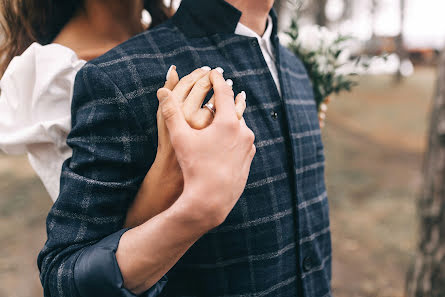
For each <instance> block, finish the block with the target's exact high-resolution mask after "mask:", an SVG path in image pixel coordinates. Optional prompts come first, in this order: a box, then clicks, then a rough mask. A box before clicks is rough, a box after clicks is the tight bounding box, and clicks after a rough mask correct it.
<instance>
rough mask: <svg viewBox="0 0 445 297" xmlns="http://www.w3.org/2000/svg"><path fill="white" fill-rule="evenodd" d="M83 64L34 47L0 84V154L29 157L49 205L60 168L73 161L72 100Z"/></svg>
mask: <svg viewBox="0 0 445 297" xmlns="http://www.w3.org/2000/svg"><path fill="white" fill-rule="evenodd" d="M84 64H85V61H83V60H80V59H78V57H77V56H76V54H75V53H74V52H73V51H72V50H71V49H69V48H67V47H64V46H61V45H57V44H50V45H45V46H42V45H39V44H37V43H34V44H32V45H31V46H30V47H29V48H28V49H27V50H26V51H25V52H24V53H23V54H22V55H21V56H18V57H15V58H14V59H13V60H12V61H11V63H10V64H9V66H8V68H7V70H6V72H5V73H4V75H3V77H2V79H1V81H0V90H1V93H0V149H1V150H3V151H4V152H6V153H7V154H24V153H27V154H28V157H29V161H30V163H31V165H32V167H33V168H34V170H35V171H36V172H37V174H38V175H39V177H40V178H41V179H42V181H43V183H44V185H45V187H46V189H47V190H48V192H49V194H50V196H51V198H52V199H53V200H55V199H56V198H57V196H58V194H59V180H60V173H61V168H62V163H63V162H64V161H65V160H66V159H67V158H69V157H70V156H71V149H70V148H69V147H68V146H67V144H66V138H67V135H68V133H69V132H70V130H71V97H72V94H73V86H74V79H75V77H76V74H77V72H78V71H79V70H80V68H81V67H82V66H83V65H84Z"/></svg>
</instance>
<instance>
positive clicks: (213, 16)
mask: <svg viewBox="0 0 445 297" xmlns="http://www.w3.org/2000/svg"><path fill="white" fill-rule="evenodd" d="M270 15H271V18H272V24H273V25H272V29H271V30H272V32H271V34H272V35H274V34H276V27H277V26H276V23H277V18H276V14H275V11H274V10H273V9H272V11H271V14H270ZM240 18H241V11H239V10H238V9H236V8H235V7H234V6H232V5H231V4H229V3H227V2H226V1H225V0H182V1H181V5H180V6H179V8H178V10H177V12H176V14H175V15H174V16H173V18H172V21H173V22H174V23H175V25H176V26H177V27H178V28H179V30H181V31H183V32H184V34H185V35H186V36H188V37H204V36H210V35H213V34H217V33H227V34H230V33H234V32H235V30H236V28H237V26H238V24H239V20H240Z"/></svg>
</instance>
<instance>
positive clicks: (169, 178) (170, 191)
mask: <svg viewBox="0 0 445 297" xmlns="http://www.w3.org/2000/svg"><path fill="white" fill-rule="evenodd" d="M171 158H173V159H174V162H171V161H168V160H163V159H161V158H157V159H156V161H155V162H154V163H153V166H152V167H151V168H150V171H149V172H148V173H147V175H146V177H145V179H144V181H143V183H142V185H141V187H140V189H139V192H138V194H137V195H136V198H135V199H134V201H133V203H132V205H131V206H130V208H129V209H128V211H127V216H126V219H125V224H124V227H125V228H128V227H130V228H133V227H137V226H139V225H141V224H143V223H145V222H146V221H148V220H149V219H151V218H153V217H154V216H156V215H158V214H160V213H161V212H163V211H164V210H166V209H167V208H169V207H170V206H171V205H172V204H173V203H174V202H175V201H176V200H177V199H178V197H179V196H180V195H181V193H182V189H183V179H182V172H181V171H180V169H178V168H176V167H178V166H179V165H177V162H176V157H175V156H171ZM178 173H179V174H178Z"/></svg>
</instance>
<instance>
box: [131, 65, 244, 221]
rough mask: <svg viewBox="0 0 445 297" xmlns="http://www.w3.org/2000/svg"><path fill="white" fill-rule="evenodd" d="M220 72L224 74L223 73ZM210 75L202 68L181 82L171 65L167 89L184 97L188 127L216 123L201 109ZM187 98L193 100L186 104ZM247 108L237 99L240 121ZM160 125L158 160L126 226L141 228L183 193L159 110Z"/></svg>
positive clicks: (172, 151)
mask: <svg viewBox="0 0 445 297" xmlns="http://www.w3.org/2000/svg"><path fill="white" fill-rule="evenodd" d="M203 70H204V71H203ZM218 71H220V72H221V70H218ZM210 73H211V72H210V68H208V67H203V68H201V69H197V70H196V71H194V72H192V73H191V74H189V75H187V76H185V77H183V78H182V79H181V80H179V77H178V73H177V72H176V67H175V66H172V67H170V70H169V71H168V74H167V79H166V83H165V86H164V87H165V88H167V89H170V90H172V91H173V93H174V94H175V96H176V97H177V98H181V100H180V101H181V103H183V104H182V111H183V112H184V115H185V118H186V120H187V122H188V124H189V125H190V126H191V127H193V128H195V129H204V128H205V127H207V126H208V125H209V124H210V123H211V122H212V120H213V115H212V114H211V113H210V111H209V110H207V109H201V106H202V103H203V101H204V100H205V97H206V95H207V94H208V93H209V91H210V90H211V88H212V84H211V82H210ZM229 85H230V83H229ZM192 90H193V91H192ZM187 96H189V97H190V98H191V99H190V100H187V103H185V102H184V101H185V98H186V97H187ZM214 100H215V99H214V98H212V99H211V102H212V103H214ZM245 108H246V100H245V97H244V95H243V94H241V95H238V96H237V98H236V99H235V109H236V113H237V116H238V118H239V119H241V118H242V116H243V113H244V110H245ZM157 123H158V151H157V154H156V159H155V161H154V163H153V165H152V167H151V168H150V170H149V171H148V173H147V175H146V177H145V179H144V181H143V183H142V185H141V188H140V189H139V192H138V194H137V195H136V198H135V200H134V202H133V203H132V205H131V206H130V208H129V210H128V212H127V217H126V220H125V227H136V226H139V225H141V224H143V223H145V222H146V221H147V220H149V219H151V218H153V217H154V216H155V215H157V214H159V213H161V212H163V211H165V210H166V209H167V208H169V207H170V206H171V205H172V204H173V203H174V202H175V201H176V200H177V199H178V197H179V196H180V195H181V193H182V190H183V185H184V180H183V175H182V171H181V168H180V166H179V164H178V161H177V159H176V155H175V152H174V149H173V147H172V145H171V142H170V137H169V135H168V130H167V127H166V125H165V122H164V118H163V116H162V113H161V112H160V110H158V114H157Z"/></svg>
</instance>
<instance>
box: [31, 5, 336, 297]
mask: <svg viewBox="0 0 445 297" xmlns="http://www.w3.org/2000/svg"><path fill="white" fill-rule="evenodd" d="M222 2H224V1H222V0H183V2H182V4H181V8H180V9H179V11H178V13H177V15H176V16H175V17H174V18H173V19H172V20H170V21H168V22H166V23H165V24H163V25H161V26H158V27H156V28H154V29H152V30H150V31H148V32H145V33H143V34H141V35H139V36H137V37H135V38H133V39H131V40H130V41H128V42H126V43H124V44H123V45H121V46H119V47H117V48H115V49H113V50H112V51H110V52H109V53H107V54H105V55H104V56H102V57H100V58H99V59H96V60H94V61H92V62H90V63H88V64H87V65H86V66H85V67H84V68H83V69H82V70H81V71H80V72H79V74H78V76H77V79H76V86H75V94H74V98H73V130H72V132H71V134H70V136H69V139H68V143H69V144H70V146H72V147H73V157H72V158H71V159H70V160H67V162H66V163H65V164H64V167H63V173H62V179H61V193H60V196H59V198H58V200H57V201H56V203H55V204H54V206H53V208H52V209H51V211H50V213H49V215H48V220H47V230H48V241H47V242H46V244H45V247H44V249H43V250H42V252H41V254H40V255H39V267H40V269H41V280H42V283H43V285H44V289H45V296H65V297H72V296H80V294H79V292H78V290H77V288H76V275H75V267H76V260H77V259H78V258H79V255H81V253H82V252H83V251H84V250H85V249H86V248H94V247H95V245H96V244H97V242H99V241H100V240H101V239H103V238H104V237H106V236H108V235H110V234H113V233H115V232H119V231H120V230H121V229H122V224H123V221H124V216H125V213H126V210H127V208H128V206H129V204H130V203H131V202H132V200H133V198H134V197H135V195H136V192H137V189H138V187H139V186H140V183H141V181H142V180H143V178H144V176H145V174H146V172H147V170H148V169H149V167H150V165H151V164H152V162H153V161H154V158H155V155H156V146H157V134H156V133H157V128H156V111H157V106H158V101H157V99H156V91H157V89H158V88H159V87H161V86H162V85H163V83H164V79H165V74H166V72H167V70H168V68H169V66H170V65H172V64H174V65H176V66H177V69H178V72H179V74H180V76H183V75H185V74H188V73H189V72H191V71H193V70H194V69H196V68H198V67H202V66H206V65H207V66H210V67H212V68H213V67H217V66H220V67H222V68H224V70H225V73H224V75H225V77H226V78H231V79H232V80H233V82H234V86H233V88H234V91H235V93H239V92H241V91H243V90H244V91H245V92H246V93H247V106H248V107H247V109H246V112H245V120H246V123H247V125H248V126H249V127H250V128H251V129H252V130H253V132H254V133H255V135H256V140H255V144H256V147H257V154H256V156H255V158H254V160H253V163H252V167H251V172H250V175H249V179H248V182H247V186H246V189H245V191H244V193H243V195H242V196H241V198H240V200H239V202H238V203H237V204H236V206H235V208H234V209H233V211H232V212H231V213H230V214H229V216H228V218H227V220H226V221H225V222H224V223H223V224H222V225H221V226H219V227H218V228H216V229H214V230H212V231H210V232H209V233H208V234H206V235H204V236H203V237H202V238H201V239H200V240H199V241H198V242H196V244H195V245H194V246H193V247H192V248H191V249H190V250H189V251H188V252H187V253H186V254H185V255H184V256H183V257H182V258H181V260H180V261H179V262H178V263H177V264H176V265H175V266H174V267H173V268H172V269H171V270H170V271H169V273H168V274H167V276H168V279H169V280H168V282H167V285H166V286H165V288H164V290H163V291H162V293H161V296H203V297H213V296H231V297H241V296H252V297H253V296H283V297H295V296H307V297H325V296H331V292H330V279H331V243H330V231H329V215H328V202H327V194H326V189H325V184H324V155H323V145H322V142H321V137H320V129H319V126H318V116H317V110H316V107H315V102H314V99H313V94H312V89H311V85H310V82H309V80H308V77H307V74H306V71H305V69H304V67H303V65H302V63H301V62H300V61H299V60H298V59H297V58H296V57H295V56H294V55H292V54H291V53H290V52H288V51H287V50H286V49H285V48H283V47H281V46H279V45H278V43H277V37H276V32H275V34H274V36H275V40H274V42H276V53H277V58H278V62H277V63H278V66H279V67H278V69H279V75H280V82H281V89H282V97H280V96H279V94H278V91H277V88H276V86H275V84H274V81H273V78H272V76H271V74H270V71H269V69H268V67H267V64H266V62H265V60H264V58H263V56H262V54H261V50H260V48H259V45H258V42H257V40H256V39H255V38H248V37H244V36H237V35H235V34H234V33H233V32H234V28H235V26H236V23H237V21H238V19H239V12H238V11H236V10H235V9H234V8H233V7H231V6H230V7H229V5H227V3H225V2H224V3H222ZM206 3H212V5H213V6H212V5H207V4H206ZM197 7H200V8H201V11H200V16H195V15H193V13H192V11H199V9H197ZM203 7H204V8H205V9H204V8H203ZM203 10H204V11H203ZM207 10H208V11H207ZM213 10H217V12H218V13H215V11H213ZM217 14H221V15H224V16H225V21H226V22H229V23H228V24H226V25H224V26H221V27H215V28H213V29H214V30H213V32H212V29H211V28H209V27H211V24H212V23H215V22H216V23H218V20H215V18H218V16H217ZM210 16H212V17H210ZM230 19H231V20H232V21H227V20H230ZM274 19H275V18H274ZM275 27H276V26H275ZM203 28H204V29H205V30H204V29H203ZM204 31H205V32H204ZM209 178H210V180H211V177H209ZM108 296H110V295H108ZM119 296H121V295H119Z"/></svg>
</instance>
